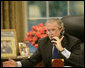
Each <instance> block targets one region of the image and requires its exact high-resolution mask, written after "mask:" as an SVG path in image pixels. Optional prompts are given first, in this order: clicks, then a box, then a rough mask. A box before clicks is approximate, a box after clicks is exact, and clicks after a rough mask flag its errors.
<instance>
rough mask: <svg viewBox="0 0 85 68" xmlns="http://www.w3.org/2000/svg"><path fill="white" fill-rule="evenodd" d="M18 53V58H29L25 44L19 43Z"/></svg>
mask: <svg viewBox="0 0 85 68" xmlns="http://www.w3.org/2000/svg"><path fill="white" fill-rule="evenodd" d="M19 53H20V56H24V57H25V56H29V47H28V45H26V43H23V42H20V43H19Z"/></svg>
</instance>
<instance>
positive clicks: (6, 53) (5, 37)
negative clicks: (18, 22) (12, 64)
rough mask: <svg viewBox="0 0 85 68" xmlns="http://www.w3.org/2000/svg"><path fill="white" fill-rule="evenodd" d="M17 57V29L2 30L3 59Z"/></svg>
mask: <svg viewBox="0 0 85 68" xmlns="http://www.w3.org/2000/svg"><path fill="white" fill-rule="evenodd" d="M16 57H17V38H16V31H15V29H2V30H1V59H8V58H12V59H15V58H16Z"/></svg>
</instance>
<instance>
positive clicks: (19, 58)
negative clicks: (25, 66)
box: [1, 56, 43, 67]
mask: <svg viewBox="0 0 85 68" xmlns="http://www.w3.org/2000/svg"><path fill="white" fill-rule="evenodd" d="M26 58H30V56H27V57H26V56H23V57H22V56H17V58H16V59H13V60H15V61H21V60H23V59H26ZM4 61H8V59H1V67H2V66H3V65H2V62H4ZM34 67H43V61H41V62H40V63H38V64H37V65H35V66H34Z"/></svg>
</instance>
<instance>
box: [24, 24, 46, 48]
mask: <svg viewBox="0 0 85 68" xmlns="http://www.w3.org/2000/svg"><path fill="white" fill-rule="evenodd" d="M46 31H47V29H46V24H45V26H44V25H43V23H40V24H38V25H37V26H32V30H31V31H29V32H27V33H26V35H27V38H25V39H24V40H25V41H29V42H30V44H31V45H33V46H34V47H35V48H37V47H38V40H39V39H40V38H43V37H45V36H47V33H46Z"/></svg>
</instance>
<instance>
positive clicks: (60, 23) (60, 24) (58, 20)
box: [47, 18, 64, 29]
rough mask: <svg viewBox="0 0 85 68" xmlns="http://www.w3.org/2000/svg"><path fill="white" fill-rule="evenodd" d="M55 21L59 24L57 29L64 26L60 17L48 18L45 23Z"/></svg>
mask: <svg viewBox="0 0 85 68" xmlns="http://www.w3.org/2000/svg"><path fill="white" fill-rule="evenodd" d="M53 22H56V23H57V24H58V25H59V29H61V28H64V23H63V22H62V21H61V19H59V18H57V19H48V21H47V23H53Z"/></svg>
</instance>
